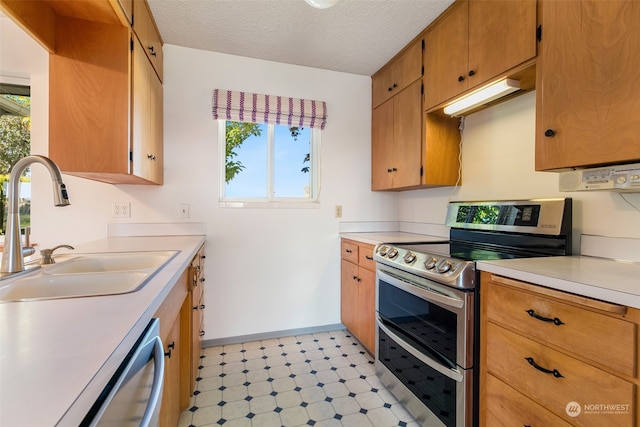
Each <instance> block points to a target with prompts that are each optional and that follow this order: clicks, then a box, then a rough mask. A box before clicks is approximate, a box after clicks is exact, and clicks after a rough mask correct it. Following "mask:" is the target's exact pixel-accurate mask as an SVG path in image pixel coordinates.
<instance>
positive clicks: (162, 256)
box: [43, 251, 175, 274]
mask: <svg viewBox="0 0 640 427" xmlns="http://www.w3.org/2000/svg"><path fill="white" fill-rule="evenodd" d="M174 254H175V251H157V252H156V251H154V252H111V253H101V254H84V255H76V256H73V258H71V259H69V260H67V261H64V262H61V263H59V264H53V265H51V266H47V267H45V268H44V269H43V273H44V274H78V273H104V272H110V271H135V270H149V269H153V268H156V267H159V266H162V265H163V264H164V263H165V262H166V261H168V260H169V259H170V258H171V257H172V256H173V255H174Z"/></svg>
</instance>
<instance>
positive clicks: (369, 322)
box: [357, 267, 376, 353]
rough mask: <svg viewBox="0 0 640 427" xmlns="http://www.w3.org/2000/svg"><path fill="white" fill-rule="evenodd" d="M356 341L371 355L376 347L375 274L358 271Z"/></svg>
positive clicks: (365, 270)
mask: <svg viewBox="0 0 640 427" xmlns="http://www.w3.org/2000/svg"><path fill="white" fill-rule="evenodd" d="M358 277H359V278H360V281H358V328H357V329H358V339H359V340H360V342H361V343H362V344H363V345H364V346H365V347H366V348H367V350H369V351H370V352H371V353H373V352H374V351H375V346H376V273H375V271H371V270H367V269H365V268H362V267H360V268H359V270H358Z"/></svg>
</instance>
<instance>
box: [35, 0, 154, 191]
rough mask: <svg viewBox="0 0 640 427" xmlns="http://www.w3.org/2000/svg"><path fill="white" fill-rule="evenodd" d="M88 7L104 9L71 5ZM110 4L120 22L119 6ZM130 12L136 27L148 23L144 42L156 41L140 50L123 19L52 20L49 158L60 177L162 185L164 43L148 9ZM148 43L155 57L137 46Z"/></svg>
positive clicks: (135, 8)
mask: <svg viewBox="0 0 640 427" xmlns="http://www.w3.org/2000/svg"><path fill="white" fill-rule="evenodd" d="M94 1H95V2H100V3H102V1H101V0H87V1H84V2H69V4H73V3H82V4H83V5H86V4H90V3H92V2H94ZM42 3H44V2H42ZM125 4H127V2H126V1H122V2H120V5H121V6H123V5H125ZM114 5H115V6H116V7H117V9H118V12H117V13H118V14H119V16H121V17H124V16H125V13H126V12H124V8H122V9H121V8H120V6H118V3H114ZM132 10H133V12H134V14H135V13H136V12H137V13H138V16H140V17H141V18H140V19H138V21H139V22H145V21H147V23H146V24H142V25H140V26H139V27H138V28H139V29H141V33H144V34H146V33H147V32H149V34H151V33H154V34H155V35H149V36H145V37H143V39H144V38H146V39H149V40H155V41H152V42H147V43H145V44H143V43H142V40H141V39H139V37H138V35H137V34H135V33H134V32H133V31H132V28H131V27H130V26H129V24H128V21H127V19H126V18H122V21H123V22H124V24H123V23H122V22H116V23H103V22H93V21H90V20H86V19H77V18H74V17H67V16H57V17H56V20H55V24H56V27H55V28H56V33H55V40H56V49H55V52H52V53H51V54H50V61H49V157H51V159H52V160H53V161H55V162H56V163H57V164H58V166H59V167H60V169H61V170H62V172H64V173H66V174H69V175H75V176H80V177H83V178H88V179H93V180H97V181H103V182H108V183H113V184H162V180H163V149H162V145H163V122H162V119H163V110H162V108H163V94H162V82H161V80H160V78H161V76H162V66H161V61H162V42H161V39H160V36H159V34H158V33H157V31H156V27H155V24H154V23H153V18H152V17H151V15H150V13H149V10H148V8H147V6H146V3H144V2H141V1H138V0H135V2H134V3H133V4H132ZM140 11H142V12H140ZM114 13H115V12H114ZM134 20H135V15H134ZM153 43H156V44H157V46H158V48H157V49H155V48H154V49H153V52H156V53H157V54H156V56H153V55H152V54H150V53H149V52H150V51H152V50H151V49H148V48H145V47H143V46H150V45H153ZM158 58H159V61H160V63H159V64H156V65H155V66H154V62H153V61H154V60H155V61H158Z"/></svg>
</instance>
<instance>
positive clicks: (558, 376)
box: [524, 357, 564, 378]
mask: <svg viewBox="0 0 640 427" xmlns="http://www.w3.org/2000/svg"><path fill="white" fill-rule="evenodd" d="M524 360H526V361H527V362H529V365H531V366H533V367H534V368H536V369H537V370H538V371H540V372H544V373H545V374H552V375H553V376H554V377H556V378H564V376H562V374H561V373H560V372H559V371H558V370H557V369H553V370H551V369H547V368H543V367H542V366H540V365H538V364H537V363H536V361H535V360H533V357H525V358H524Z"/></svg>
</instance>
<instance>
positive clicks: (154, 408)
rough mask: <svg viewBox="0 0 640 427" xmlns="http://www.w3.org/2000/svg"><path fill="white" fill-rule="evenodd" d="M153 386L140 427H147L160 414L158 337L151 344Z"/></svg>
mask: <svg viewBox="0 0 640 427" xmlns="http://www.w3.org/2000/svg"><path fill="white" fill-rule="evenodd" d="M153 365H154V367H153V386H152V388H151V395H150V396H149V402H148V403H147V408H146V409H145V411H144V416H143V417H142V420H141V421H140V427H149V426H151V423H152V422H153V421H154V419H156V418H157V415H158V414H159V412H160V404H161V403H162V386H163V383H164V345H163V344H162V339H160V337H158V336H156V337H155V342H154V344H153Z"/></svg>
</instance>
